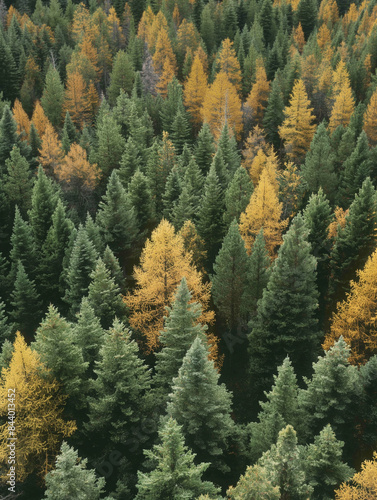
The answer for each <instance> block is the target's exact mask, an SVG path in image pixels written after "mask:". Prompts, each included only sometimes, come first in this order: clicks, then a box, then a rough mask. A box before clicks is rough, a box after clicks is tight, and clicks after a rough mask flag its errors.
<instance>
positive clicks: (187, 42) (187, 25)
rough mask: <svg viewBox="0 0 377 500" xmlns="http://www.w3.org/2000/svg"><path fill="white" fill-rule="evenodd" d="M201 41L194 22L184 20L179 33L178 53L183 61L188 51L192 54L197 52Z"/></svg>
mask: <svg viewBox="0 0 377 500" xmlns="http://www.w3.org/2000/svg"><path fill="white" fill-rule="evenodd" d="M199 41H200V36H199V33H198V31H197V29H196V28H195V25H194V24H193V23H192V22H190V21H187V19H184V20H183V21H182V23H181V25H180V26H179V29H178V31H177V45H178V51H179V53H180V55H181V58H182V60H183V59H184V56H185V54H186V53H187V52H188V51H191V52H192V53H193V52H195V51H196V49H197V48H198V45H199Z"/></svg>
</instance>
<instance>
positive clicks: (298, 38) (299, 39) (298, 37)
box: [293, 23, 305, 54]
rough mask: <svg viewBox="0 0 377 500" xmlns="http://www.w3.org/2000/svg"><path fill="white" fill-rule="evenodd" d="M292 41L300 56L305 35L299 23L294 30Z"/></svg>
mask: <svg viewBox="0 0 377 500" xmlns="http://www.w3.org/2000/svg"><path fill="white" fill-rule="evenodd" d="M293 39H294V41H295V44H296V46H297V48H298V51H299V52H300V54H302V51H303V48H304V45H305V35H304V30H303V29H302V26H301V23H298V26H297V28H296V29H295V30H294V35H293Z"/></svg>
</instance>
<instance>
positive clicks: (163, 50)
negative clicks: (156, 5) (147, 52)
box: [153, 29, 177, 74]
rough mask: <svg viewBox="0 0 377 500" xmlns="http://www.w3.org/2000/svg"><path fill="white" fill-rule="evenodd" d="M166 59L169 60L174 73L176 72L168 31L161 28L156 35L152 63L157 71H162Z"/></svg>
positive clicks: (175, 62) (175, 61)
mask: <svg viewBox="0 0 377 500" xmlns="http://www.w3.org/2000/svg"><path fill="white" fill-rule="evenodd" d="M166 59H167V60H168V61H169V63H170V66H171V67H172V69H173V72H174V74H175V73H176V72H177V60H176V58H175V55H174V52H173V49H172V46H171V42H170V39H169V35H168V32H167V31H166V30H165V29H162V30H161V31H160V32H159V34H158V37H157V42H156V50H155V53H154V55H153V65H154V68H155V70H156V71H157V72H158V73H160V74H161V73H162V71H163V68H164V64H165V61H166Z"/></svg>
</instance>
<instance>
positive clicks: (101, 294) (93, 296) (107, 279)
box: [88, 258, 126, 329]
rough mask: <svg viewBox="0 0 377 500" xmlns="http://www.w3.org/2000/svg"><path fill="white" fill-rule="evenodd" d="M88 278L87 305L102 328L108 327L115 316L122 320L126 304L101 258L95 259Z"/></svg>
mask: <svg viewBox="0 0 377 500" xmlns="http://www.w3.org/2000/svg"><path fill="white" fill-rule="evenodd" d="M90 278H91V280H92V281H91V283H90V285H89V288H88V300H89V305H90V306H91V307H92V308H93V310H94V311H95V314H96V316H97V318H99V320H100V322H101V326H102V328H105V329H107V328H110V326H111V325H112V323H113V321H114V318H115V317H117V318H118V319H119V320H121V321H122V320H124V318H125V314H126V306H125V303H124V302H123V300H122V296H121V295H120V289H119V287H118V286H117V285H116V284H115V282H114V279H113V278H112V277H111V276H110V271H109V270H108V269H107V268H106V266H105V264H104V262H103V260H102V259H101V258H99V259H98V260H97V263H96V267H95V269H94V270H93V271H92V273H91V274H90Z"/></svg>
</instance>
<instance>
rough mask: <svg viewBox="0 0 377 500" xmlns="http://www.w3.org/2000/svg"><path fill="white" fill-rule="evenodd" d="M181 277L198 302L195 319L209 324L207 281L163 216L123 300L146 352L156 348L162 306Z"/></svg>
mask: <svg viewBox="0 0 377 500" xmlns="http://www.w3.org/2000/svg"><path fill="white" fill-rule="evenodd" d="M183 277H185V278H186V280H187V285H188V287H189V289H190V290H191V292H192V296H193V301H195V302H199V303H200V304H201V305H202V307H203V310H202V311H203V312H202V315H201V316H200V318H199V319H198V321H200V322H201V323H211V322H212V321H213V319H214V313H213V312H212V311H210V310H209V309H208V304H209V300H210V288H211V285H210V283H206V284H204V283H203V279H202V274H201V273H200V272H199V271H197V269H196V268H195V267H194V265H193V264H192V255H191V254H190V253H189V252H186V251H185V249H184V242H183V238H182V236H181V235H180V234H176V233H175V231H174V227H173V226H172V224H170V222H168V221H167V220H165V219H163V220H162V221H161V222H160V224H159V225H158V227H157V228H156V229H155V230H154V231H153V233H152V235H151V238H150V239H148V240H147V242H146V244H145V247H144V249H143V251H142V254H141V258H140V266H138V267H135V269H134V278H135V281H136V287H135V291H134V293H133V294H131V293H129V294H128V295H127V297H126V303H127V305H128V307H129V308H130V318H129V320H130V325H131V327H132V328H135V329H136V330H139V331H140V332H141V333H142V335H143V337H144V343H145V348H146V351H147V352H151V351H155V350H156V349H157V348H158V347H159V340H158V339H159V334H160V331H161V330H162V329H163V325H164V315H165V314H166V311H165V307H166V306H170V305H171V302H172V299H173V297H174V293H175V291H176V288H177V286H178V285H179V283H180V282H181V279H182V278H183Z"/></svg>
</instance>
